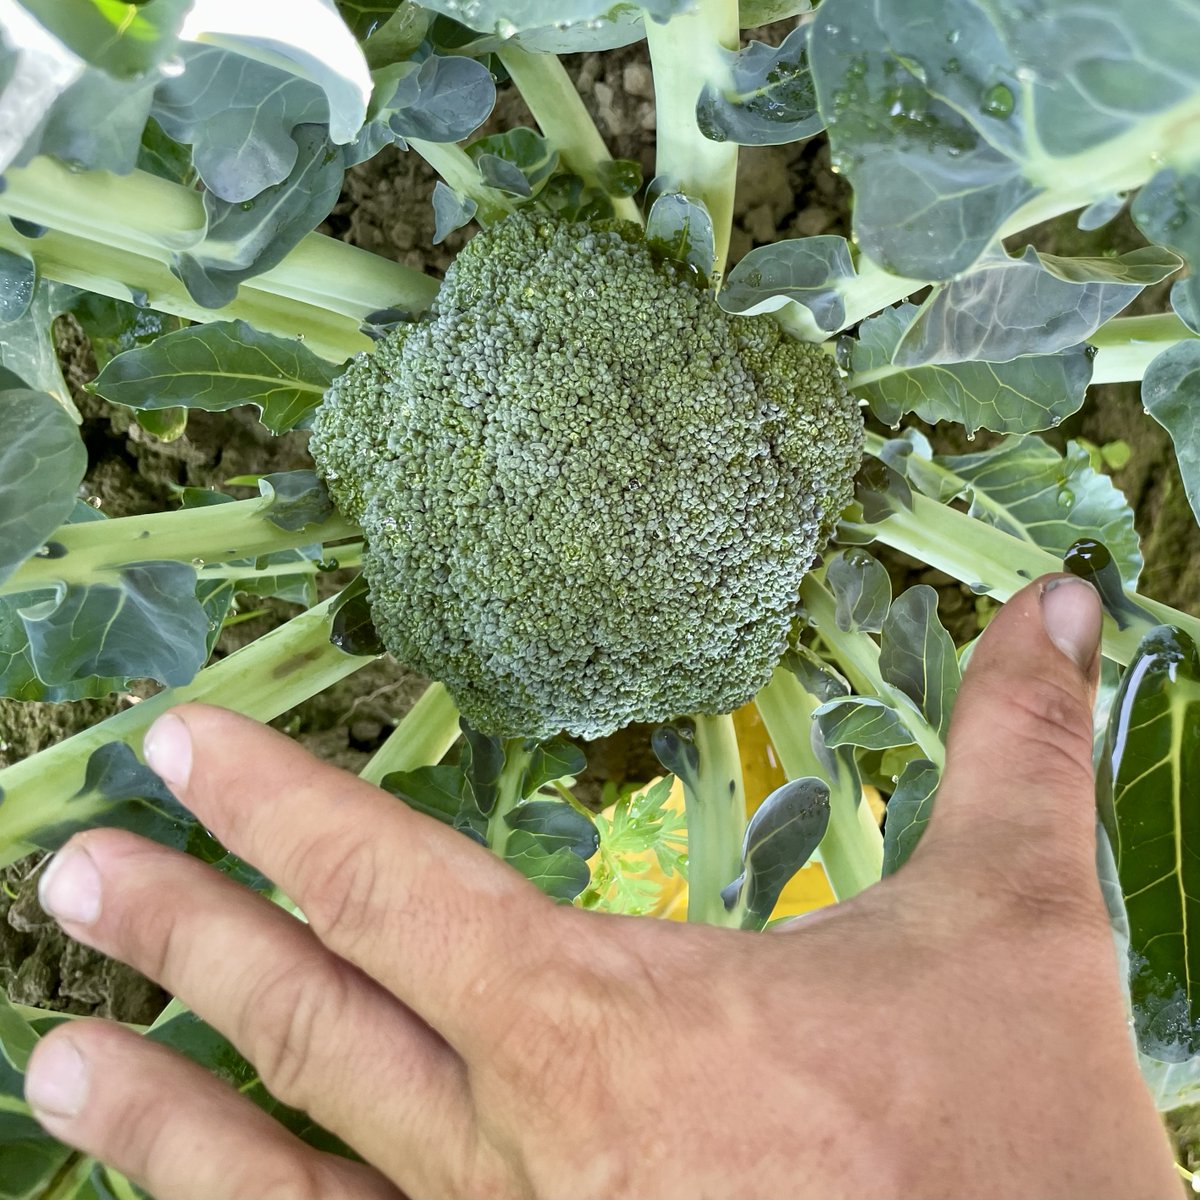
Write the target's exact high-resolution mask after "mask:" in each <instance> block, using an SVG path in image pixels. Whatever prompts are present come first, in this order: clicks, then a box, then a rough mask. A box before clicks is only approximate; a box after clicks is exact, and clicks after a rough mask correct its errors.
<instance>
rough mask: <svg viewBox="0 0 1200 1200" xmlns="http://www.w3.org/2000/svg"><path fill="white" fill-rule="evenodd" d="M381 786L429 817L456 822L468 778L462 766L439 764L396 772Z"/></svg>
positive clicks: (383, 780)
mask: <svg viewBox="0 0 1200 1200" xmlns="http://www.w3.org/2000/svg"><path fill="white" fill-rule="evenodd" d="M379 786H380V787H382V788H383V789H384V791H386V792H391V793H392V795H393V796H398V797H399V798H400V799H401V800H403V801H404V802H405V804H407V805H408V806H409V808H412V809H415V810H416V811H417V812H419V813H424V814H425V815H426V816H427V817H434V818H435V819H436V820H438V821H441V822H442V823H443V824H445V825H453V824H454V818H455V817H456V816H457V815H458V811H459V809H460V808H461V807H462V803H463V791H464V787H465V778H464V776H463V773H462V768H461V767H456V766H450V765H447V764H439V765H437V766H431V767H417V768H416V769H415V770H413V771H392V772H391V773H390V774H388V775H385V776H384V777H383V779H382V780H381V781H380V784H379Z"/></svg>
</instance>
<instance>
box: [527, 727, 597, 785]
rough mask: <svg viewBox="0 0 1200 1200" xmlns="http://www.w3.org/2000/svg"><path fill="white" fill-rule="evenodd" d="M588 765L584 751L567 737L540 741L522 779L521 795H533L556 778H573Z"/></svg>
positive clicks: (580, 773)
mask: <svg viewBox="0 0 1200 1200" xmlns="http://www.w3.org/2000/svg"><path fill="white" fill-rule="evenodd" d="M586 767H587V759H586V758H585V757H584V754H583V751H582V750H580V748H579V747H578V746H576V745H575V743H574V742H569V741H568V740H567V739H566V738H565V737H559V738H553V739H551V740H550V741H548V742H539V743H538V745H537V747H536V748H535V749H534V751H533V753H532V754H531V755H530V758H529V764H528V765H527V766H526V768H525V777H524V779H522V781H521V795H522V796H532V795H533V794H534V792H536V791H537V790H538V789H539V788H543V787H545V786H546V784H548V783H553V782H554V781H555V780H556V779H573V778H575V777H576V776H577V775H582V774H583V772H584V769H585V768H586Z"/></svg>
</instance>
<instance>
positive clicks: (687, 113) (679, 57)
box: [645, 0, 741, 279]
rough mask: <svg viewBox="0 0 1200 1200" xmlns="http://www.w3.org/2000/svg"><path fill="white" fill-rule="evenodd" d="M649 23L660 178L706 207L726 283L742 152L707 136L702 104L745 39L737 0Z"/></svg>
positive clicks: (707, 0)
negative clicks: (699, 117)
mask: <svg viewBox="0 0 1200 1200" xmlns="http://www.w3.org/2000/svg"><path fill="white" fill-rule="evenodd" d="M645 25H646V42H647V44H648V45H649V47H650V61H651V64H652V65H653V68H654V104H655V111H656V113H657V120H658V147H657V169H658V177H657V179H658V182H659V183H660V184H661V185H664V186H665V188H666V190H678V191H682V192H684V193H686V194H687V195H689V196H691V197H693V198H694V199H696V200H702V201H703V202H704V205H705V207H706V208H707V209H708V213H709V216H710V217H711V218H712V223H713V233H714V236H715V245H716V250H715V253H714V256H713V270H712V275H713V277H714V279H719V278H720V276H722V275H723V274H724V273H725V259H726V257H727V256H728V254H729V238H730V234H731V232H732V229H733V193H734V188H735V187H736V185H737V159H738V147H737V144H736V143H735V142H714V141H711V140H710V139H709V138H706V137H705V136H704V134H703V133H701V132H700V126H699V125H698V124H697V123H696V103H697V101H698V100H699V99H700V93H701V92H702V91H703V90H704V86H705V84H708V83H712V84H714V85H716V86H717V87H723V86H725V84H726V82H727V81H728V78H729V66H728V63H727V62H726V61H725V58H724V56H723V53H722V52H723V51H724V50H736V49H737V48H738V45H739V42H740V36H741V32H740V30H739V28H738V6H737V0H697V2H696V4H695V5H694V7H693V9H692V11H690V12H686V13H682V14H680V15H679V16H677V17H672V18H671V20H669V21H667V22H666V23H662V24H660V23H659V22H657V21H655V20H653V19H651V18H649V17H647V18H646V22H645ZM656 190H661V189H656Z"/></svg>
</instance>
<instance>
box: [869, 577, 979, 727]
mask: <svg viewBox="0 0 1200 1200" xmlns="http://www.w3.org/2000/svg"><path fill="white" fill-rule="evenodd" d="M879 671H880V674H881V675H882V676H883V678H884V680H885V681H886V682H887V683H890V684H891V685H892V686H893V687H897V688H899V689H900V690H901V691H902V692H903V693H904V694H905V695H906V696H907V697H908V698H909V699H910V700H911V701H912V702H913V703H914V704H915V705H916V706H917V707H918V708H919V709H920V710H921V712H922V713H923V714H924V715H925V718H926V719H927V720H928V721H929V723H930V725H932V726H933V727H934V729H936V730H937V731H938V733H939V734H940V735H941V737H942V738H943V739H945V736H946V731H947V730H948V729H949V728H950V714H951V712H952V711H953V709H954V700H955V698H956V697H957V695H958V687H959V684H960V683H961V682H962V672H961V671H960V670H959V666H958V656H957V655H956V654H955V652H954V642H953V640H952V639H951V637H950V635H949V634H948V633H947V632H946V630H945V628H944V627H943V625H942V623H941V621H939V620H938V613H937V592H935V591H934V590H933V588H931V587H929V586H928V584H924V583H921V584H917V586H916V587H910V588H908V589H907V590H906V591H904V592H901V594H900V595H899V596H898V597H897V598H896V599H895V600H894V601H893V602H892V606H891V608H890V609H889V610H888V614H887V616H886V617H885V618H884V621H883V626H882V629H881V631H880V640H879Z"/></svg>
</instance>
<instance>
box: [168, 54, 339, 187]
mask: <svg viewBox="0 0 1200 1200" xmlns="http://www.w3.org/2000/svg"><path fill="white" fill-rule="evenodd" d="M181 57H182V60H183V63H184V66H185V69H184V71H183V72H182V73H181V74H179V75H176V76H172V77H170V78H167V79H164V80H163V81H162V83H161V84H160V85H159V87H158V90H157V92H156V93H155V97H154V113H153V115H154V117H155V119H156V120H157V121H158V123H159V124H160V125H161V126H162V128H163V130H164V131H165V132H166V133H167V134H168V135H169V136H170V137H172V138H174V139H175V140H176V141H179V142H183V143H185V144H187V145H190V146H191V147H192V155H193V159H194V161H195V166H196V170H197V171H198V172H199V173H200V178H201V179H202V180H203V181H204V185H205V187H206V188H207V189H208V190H209V191H210V192H212V193H214V194H215V195H216V196H218V197H220V199H222V200H228V201H229V202H230V203H232V204H240V203H242V202H243V201H246V200H252V199H254V197H255V196H258V195H259V194H261V193H262V192H264V191H265V190H266V189H267V188H269V187H272V186H274V185H275V184H277V183H282V182H283V181H284V180H285V179H286V178H287V177H288V176H289V175H290V174H291V172H292V169H293V168H294V167H295V165H296V159H297V157H298V156H299V148H298V147H297V145H296V142H295V140H294V139H293V137H292V130H294V129H295V128H296V127H297V126H298V125H312V124H319V123H320V122H322V121H325V120H327V119H328V117H329V106H328V104H327V102H326V100H325V96H324V95H323V94H322V92H321V90H320V89H319V88H317V87H315V86H314V85H313V84H311V83H309V82H308V81H307V80H304V79H297V78H296V77H295V76H294V75H289V74H288V72H286V71H282V70H279V69H278V68H277V67H271V66H267V65H266V64H264V63H259V62H254V61H253V60H251V59H248V58H243V57H242V55H240V54H234V53H232V52H231V51H228V50H222V49H219V48H217V47H215V46H183V47H181Z"/></svg>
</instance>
